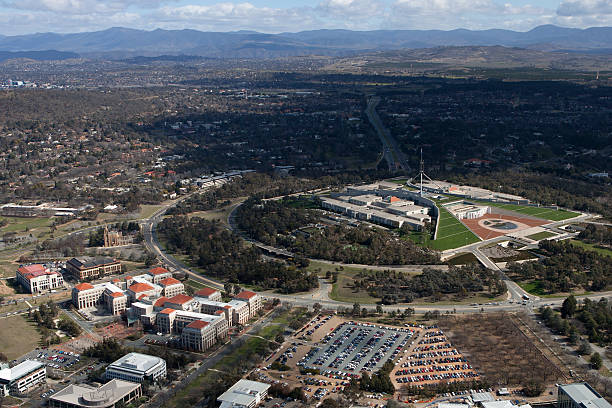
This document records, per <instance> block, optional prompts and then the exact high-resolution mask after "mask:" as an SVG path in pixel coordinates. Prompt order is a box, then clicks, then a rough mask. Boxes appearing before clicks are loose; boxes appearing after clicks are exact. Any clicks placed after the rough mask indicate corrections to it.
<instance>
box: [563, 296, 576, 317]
mask: <svg viewBox="0 0 612 408" xmlns="http://www.w3.org/2000/svg"><path fill="white" fill-rule="evenodd" d="M576 306H577V302H576V298H575V297H574V295H569V296H568V297H567V298H566V299H565V300H564V301H563V304H562V305H561V317H563V318H564V319H566V318H568V317H572V316H573V315H574V313H576Z"/></svg>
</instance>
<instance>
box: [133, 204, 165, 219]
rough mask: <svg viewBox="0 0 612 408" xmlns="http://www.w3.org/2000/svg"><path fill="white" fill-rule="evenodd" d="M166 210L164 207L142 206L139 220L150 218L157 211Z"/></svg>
mask: <svg viewBox="0 0 612 408" xmlns="http://www.w3.org/2000/svg"><path fill="white" fill-rule="evenodd" d="M162 208H164V206H163V205H148V204H143V205H141V206H140V213H139V214H138V218H139V219H145V218H150V217H151V216H152V215H153V214H155V212H156V211H158V210H160V209H162Z"/></svg>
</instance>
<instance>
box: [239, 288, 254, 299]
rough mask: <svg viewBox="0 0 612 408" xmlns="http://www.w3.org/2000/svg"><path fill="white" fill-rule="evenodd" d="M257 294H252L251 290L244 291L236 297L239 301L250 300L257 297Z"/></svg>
mask: <svg viewBox="0 0 612 408" xmlns="http://www.w3.org/2000/svg"><path fill="white" fill-rule="evenodd" d="M256 295H257V293H255V292H251V291H250V290H243V291H242V292H240V293H239V294H237V295H236V297H237V298H238V299H250V298H252V297H253V296H256Z"/></svg>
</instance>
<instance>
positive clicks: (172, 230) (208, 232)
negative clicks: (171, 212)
mask: <svg viewBox="0 0 612 408" xmlns="http://www.w3.org/2000/svg"><path fill="white" fill-rule="evenodd" d="M159 234H160V237H161V240H162V241H163V242H165V244H166V246H167V248H168V250H170V251H173V252H178V253H182V254H186V255H188V256H189V258H190V259H191V261H192V262H193V264H195V265H197V266H198V267H200V268H202V269H203V270H204V271H205V273H206V274H207V275H209V276H214V277H217V278H220V279H224V280H227V281H229V282H233V283H243V284H249V285H257V286H260V287H262V288H263V289H277V290H278V291H279V292H281V293H295V292H302V291H307V290H310V289H313V288H316V287H318V285H319V283H318V278H317V276H316V275H315V274H310V273H309V272H307V271H306V270H304V269H303V268H302V267H303V266H307V261H303V260H296V263H295V264H284V263H281V262H276V261H264V260H262V259H261V253H260V251H259V250H258V249H257V248H255V247H247V246H245V245H244V244H243V242H242V239H241V238H240V237H239V236H237V235H235V234H233V233H232V232H230V231H228V230H226V229H225V228H223V226H222V225H221V224H219V223H218V222H212V221H208V220H205V219H203V218H198V217H193V218H187V217H184V216H173V217H170V218H166V219H164V220H163V221H162V222H161V223H160V224H159Z"/></svg>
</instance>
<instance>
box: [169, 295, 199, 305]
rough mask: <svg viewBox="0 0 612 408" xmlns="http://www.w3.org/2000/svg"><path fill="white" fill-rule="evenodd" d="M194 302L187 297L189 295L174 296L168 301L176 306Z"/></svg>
mask: <svg viewBox="0 0 612 408" xmlns="http://www.w3.org/2000/svg"><path fill="white" fill-rule="evenodd" d="M192 300H193V298H192V297H191V296H187V295H184V294H182V293H180V294H178V295H176V296H172V297H171V298H170V299H168V302H170V303H174V304H175V305H182V304H185V303H187V302H190V301H192Z"/></svg>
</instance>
